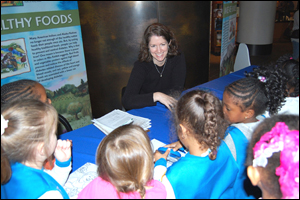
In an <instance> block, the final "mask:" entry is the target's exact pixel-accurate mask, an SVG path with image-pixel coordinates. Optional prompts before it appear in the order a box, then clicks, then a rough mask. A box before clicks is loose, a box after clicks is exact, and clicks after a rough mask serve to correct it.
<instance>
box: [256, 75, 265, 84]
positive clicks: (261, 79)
mask: <svg viewBox="0 0 300 200" xmlns="http://www.w3.org/2000/svg"><path fill="white" fill-rule="evenodd" d="M257 78H258V80H260V82H263V83H265V82H266V81H267V79H266V77H264V76H259V77H257Z"/></svg>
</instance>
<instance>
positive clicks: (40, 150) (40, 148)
mask: <svg viewBox="0 0 300 200" xmlns="http://www.w3.org/2000/svg"><path fill="white" fill-rule="evenodd" d="M37 152H38V154H40V155H41V156H44V155H45V150H44V143H43V142H41V143H39V144H38V146H37Z"/></svg>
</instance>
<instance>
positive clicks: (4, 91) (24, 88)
mask: <svg viewBox="0 0 300 200" xmlns="http://www.w3.org/2000/svg"><path fill="white" fill-rule="evenodd" d="M18 99H37V100H40V101H42V102H44V103H49V104H51V100H50V99H48V98H47V94H46V90H45V88H44V86H42V85H41V84H40V83H39V82H37V81H34V80H29V79H22V80H18V81H14V82H10V83H7V84H4V85H2V86H1V105H2V104H6V103H9V102H12V101H15V100H18Z"/></svg>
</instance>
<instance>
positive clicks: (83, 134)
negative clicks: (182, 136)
mask: <svg viewBox="0 0 300 200" xmlns="http://www.w3.org/2000/svg"><path fill="white" fill-rule="evenodd" d="M253 67H254V66H250V67H247V68H245V69H242V70H240V71H237V72H234V73H231V74H229V75H226V76H223V77H221V78H218V79H215V80H213V81H210V82H207V83H204V84H201V85H199V86H196V87H193V88H190V89H188V90H186V91H184V92H183V93H186V92H188V91H191V90H194V89H202V90H203V89H204V90H208V91H212V92H213V93H214V94H215V95H216V96H217V97H218V98H219V99H223V97H222V96H223V91H224V89H225V86H226V85H228V84H230V83H232V82H233V81H236V80H238V79H241V78H243V77H245V76H244V71H248V72H249V71H252V69H253ZM128 113H130V114H133V115H137V116H141V117H146V118H149V119H151V124H152V127H151V128H150V131H149V132H148V134H149V137H150V139H153V138H156V139H157V140H160V141H162V142H163V143H166V144H169V143H171V142H174V141H177V137H176V135H175V133H172V131H171V130H172V120H171V112H170V111H169V110H168V109H167V108H166V107H165V106H164V105H162V104H161V103H157V105H156V106H151V107H145V108H141V109H133V110H130V111H128ZM105 136H106V135H105V134H104V133H103V132H102V131H100V130H99V129H98V128H97V127H95V126H94V125H93V124H91V125H88V126H85V127H82V128H79V129H76V130H74V131H71V132H67V133H64V134H62V135H60V136H59V138H60V139H63V140H66V139H69V140H72V141H73V147H72V164H73V169H72V171H75V170H76V169H78V168H79V167H81V166H82V165H84V164H85V163H86V162H91V163H95V155H96V151H97V147H98V145H99V143H100V142H101V140H102V139H103V138H104V137H105Z"/></svg>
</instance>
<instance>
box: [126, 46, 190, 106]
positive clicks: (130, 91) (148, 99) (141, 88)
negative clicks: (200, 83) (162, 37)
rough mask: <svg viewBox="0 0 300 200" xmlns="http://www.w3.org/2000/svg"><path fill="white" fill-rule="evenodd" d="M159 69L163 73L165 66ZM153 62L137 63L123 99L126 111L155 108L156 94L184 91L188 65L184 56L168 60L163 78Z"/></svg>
mask: <svg viewBox="0 0 300 200" xmlns="http://www.w3.org/2000/svg"><path fill="white" fill-rule="evenodd" d="M157 69H158V70H159V72H160V73H161V72H162V70H163V66H161V67H158V66H157ZM157 69H156V68H155V65H154V63H153V61H151V62H140V61H136V62H135V63H134V67H133V69H132V71H131V75H130V78H129V81H128V84H127V86H126V90H125V93H124V95H123V98H122V104H123V106H124V108H125V109H126V110H130V109H136V108H143V107H147V106H155V105H156V102H154V101H153V93H154V92H162V93H165V94H167V95H169V94H170V92H171V91H173V90H182V89H183V86H184V82H185V77H186V63H185V57H184V54H183V53H182V52H181V54H180V55H177V56H173V57H171V58H167V63H166V66H165V69H164V71H163V73H162V77H160V74H159V73H158V71H157Z"/></svg>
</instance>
